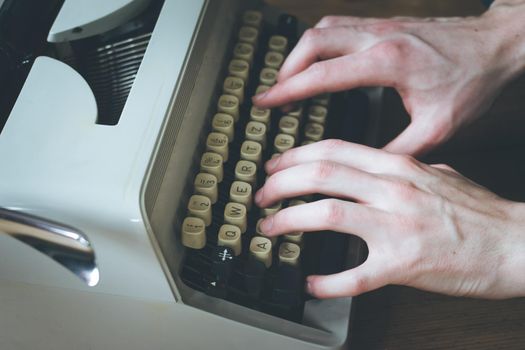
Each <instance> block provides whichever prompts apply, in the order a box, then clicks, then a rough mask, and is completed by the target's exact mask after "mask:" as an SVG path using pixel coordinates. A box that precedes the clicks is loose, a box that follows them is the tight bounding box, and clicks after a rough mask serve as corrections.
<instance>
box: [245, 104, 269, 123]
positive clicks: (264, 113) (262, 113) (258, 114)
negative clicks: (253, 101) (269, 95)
mask: <svg viewBox="0 0 525 350" xmlns="http://www.w3.org/2000/svg"><path fill="white" fill-rule="evenodd" d="M271 114H272V111H271V110H270V109H269V108H259V107H257V106H253V107H252V108H251V109H250V119H251V120H253V121H254V122H259V123H264V124H265V125H266V126H267V127H268V128H269V127H270V116H271Z"/></svg>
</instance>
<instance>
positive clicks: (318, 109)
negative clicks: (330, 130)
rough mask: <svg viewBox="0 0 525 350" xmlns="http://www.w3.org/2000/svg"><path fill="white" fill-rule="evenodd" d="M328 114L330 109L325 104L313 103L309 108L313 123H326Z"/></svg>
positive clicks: (310, 119)
mask: <svg viewBox="0 0 525 350" xmlns="http://www.w3.org/2000/svg"><path fill="white" fill-rule="evenodd" d="M327 115H328V109H326V107H324V106H319V105H313V106H310V108H309V109H308V121H310V122H313V123H319V124H324V123H325V122H326V116H327Z"/></svg>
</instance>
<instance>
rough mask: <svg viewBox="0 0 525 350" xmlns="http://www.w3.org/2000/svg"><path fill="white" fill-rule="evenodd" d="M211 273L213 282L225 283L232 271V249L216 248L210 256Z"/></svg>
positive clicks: (233, 257) (233, 255) (233, 254)
mask: <svg viewBox="0 0 525 350" xmlns="http://www.w3.org/2000/svg"><path fill="white" fill-rule="evenodd" d="M211 261H212V265H211V272H212V274H213V276H214V281H217V282H220V283H221V284H222V283H227V282H228V280H229V279H230V276H231V274H232V271H233V265H234V262H235V253H234V251H233V249H232V248H229V247H221V246H217V247H215V248H214V249H213V252H212V255H211Z"/></svg>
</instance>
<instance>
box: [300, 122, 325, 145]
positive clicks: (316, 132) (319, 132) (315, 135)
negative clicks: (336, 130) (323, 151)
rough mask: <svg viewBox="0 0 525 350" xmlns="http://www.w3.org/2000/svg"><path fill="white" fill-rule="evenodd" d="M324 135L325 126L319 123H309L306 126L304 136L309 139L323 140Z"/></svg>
mask: <svg viewBox="0 0 525 350" xmlns="http://www.w3.org/2000/svg"><path fill="white" fill-rule="evenodd" d="M323 135H324V126H322V125H321V124H318V123H308V124H306V126H305V127H304V136H305V137H306V138H307V139H308V140H312V141H321V139H322V138H323Z"/></svg>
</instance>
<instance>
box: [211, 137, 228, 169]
mask: <svg viewBox="0 0 525 350" xmlns="http://www.w3.org/2000/svg"><path fill="white" fill-rule="evenodd" d="M206 150H207V151H210V152H215V153H218V154H220V155H221V157H222V161H223V162H225V163H226V162H227V161H228V136H226V135H224V134H223V133H220V132H210V133H209V134H208V138H207V139H206Z"/></svg>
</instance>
